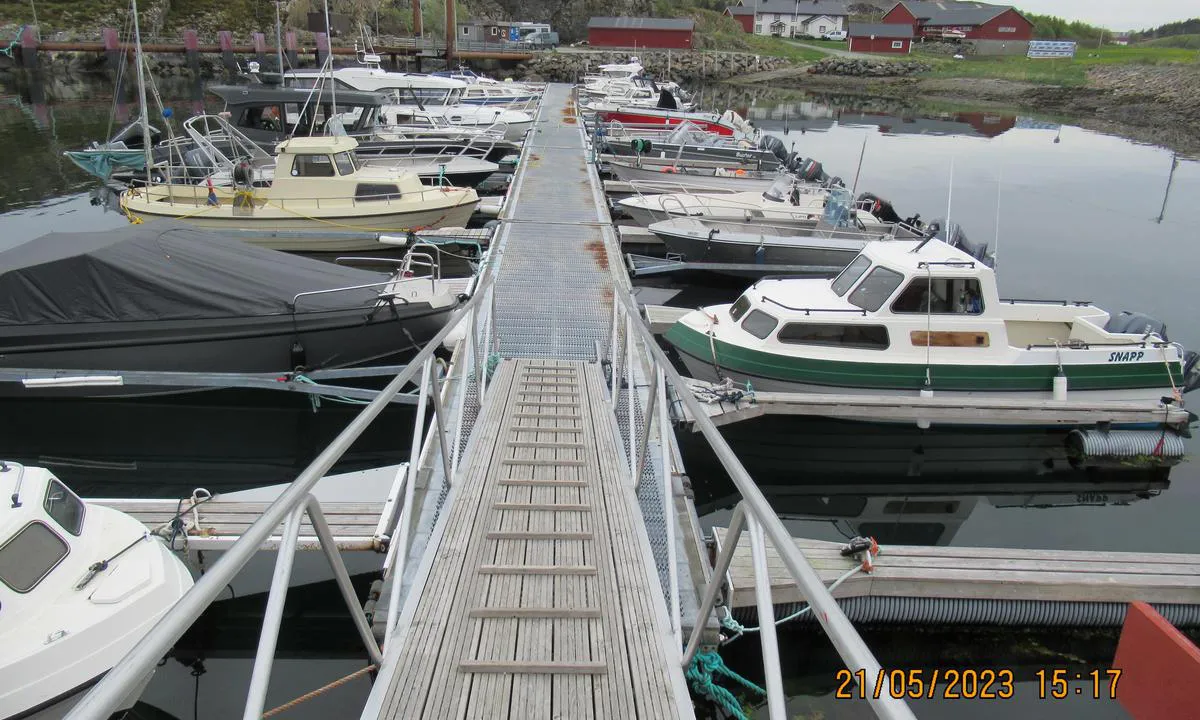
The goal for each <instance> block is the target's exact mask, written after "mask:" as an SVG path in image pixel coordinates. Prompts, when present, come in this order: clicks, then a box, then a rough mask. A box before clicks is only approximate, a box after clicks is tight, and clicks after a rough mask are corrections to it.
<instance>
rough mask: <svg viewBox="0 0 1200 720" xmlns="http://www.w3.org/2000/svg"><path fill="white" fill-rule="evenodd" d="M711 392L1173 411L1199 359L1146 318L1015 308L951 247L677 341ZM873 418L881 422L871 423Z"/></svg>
mask: <svg viewBox="0 0 1200 720" xmlns="http://www.w3.org/2000/svg"><path fill="white" fill-rule="evenodd" d="M666 339H667V341H669V342H670V343H671V344H672V345H674V346H675V348H676V349H677V350H678V351H679V354H680V356H681V357H682V359H683V361H684V363H685V364H686V365H687V368H688V370H689V372H690V374H691V375H692V376H693V377H695V378H697V379H700V380H708V381H722V380H724V379H726V378H729V379H732V380H733V381H734V382H737V383H746V382H748V383H750V384H751V386H752V387H753V389H755V390H763V391H781V392H820V393H854V394H871V395H900V396H909V397H913V396H918V395H920V394H921V393H922V391H924V392H925V393H926V394H928V393H929V392H933V393H935V394H936V395H938V396H939V397H947V396H951V397H953V396H962V398H963V402H964V405H967V406H969V403H970V399H971V398H972V397H977V398H981V397H1005V398H1028V399H1030V400H1052V399H1060V400H1061V399H1065V398H1066V397H1068V396H1069V397H1070V398H1072V399H1089V400H1127V401H1128V400H1139V401H1159V400H1160V399H1161V398H1163V397H1171V396H1172V395H1174V396H1176V397H1178V396H1179V395H1180V394H1181V393H1183V392H1184V391H1185V390H1186V389H1189V388H1188V386H1189V385H1194V384H1195V382H1196V376H1197V370H1198V369H1200V368H1197V367H1196V355H1195V353H1186V357H1185V353H1184V350H1183V348H1181V347H1180V346H1179V345H1178V344H1176V343H1171V342H1169V341H1168V340H1167V338H1166V330H1165V328H1163V327H1162V325H1161V324H1158V323H1155V322H1154V321H1149V319H1148V318H1145V316H1140V315H1129V314H1122V315H1118V316H1110V315H1109V313H1107V312H1105V311H1104V310H1101V309H1100V308H1097V307H1095V306H1094V305H1092V304H1091V303H1086V302H1067V301H1058V302H1046V301H1030V300H1001V299H1000V297H999V295H998V294H997V292H996V275H995V271H994V270H993V269H992V268H991V267H989V266H988V265H987V264H985V263H984V262H981V261H979V260H977V259H976V258H974V257H972V256H971V255H969V254H967V253H965V252H963V251H962V250H959V249H957V248H953V247H951V246H949V245H947V244H945V243H943V242H941V241H940V240H936V239H928V240H922V241H916V240H913V241H908V240H891V241H888V242H872V243H868V244H867V245H866V246H865V247H864V248H863V250H862V252H861V253H860V254H859V255H858V256H857V257H856V258H855V259H854V260H853V261H851V263H850V264H849V265H848V266H847V267H846V268H845V270H843V271H842V273H841V274H839V275H838V276H837V277H836V278H834V279H832V280H829V279H763V280H760V281H758V282H757V283H755V284H754V285H753V286H751V287H750V288H749V289H748V290H746V292H745V293H743V294H742V296H741V297H739V298H738V299H737V301H736V302H734V303H733V304H732V305H715V306H711V307H707V308H703V309H701V310H697V311H693V312H691V313H689V314H687V315H685V316H684V317H683V318H682V319H680V320H679V321H678V322H677V323H676V324H675V325H673V326H672V327H671V328H670V329H669V330H668V332H667V334H666ZM865 419H869V418H865Z"/></svg>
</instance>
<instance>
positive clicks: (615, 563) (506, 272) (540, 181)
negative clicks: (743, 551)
mask: <svg viewBox="0 0 1200 720" xmlns="http://www.w3.org/2000/svg"><path fill="white" fill-rule="evenodd" d="M501 221H502V223H503V225H502V227H501V230H500V232H499V233H498V236H497V240H496V242H495V243H494V244H493V250H494V257H495V256H498V261H499V263H500V265H499V269H498V270H499V271H498V275H497V277H496V281H495V294H494V299H495V309H494V313H495V314H494V323H495V334H494V336H495V345H494V346H492V347H491V348H489V351H490V353H491V354H492V355H493V357H497V356H498V357H499V358H504V359H503V360H500V361H499V364H498V366H497V367H496V369H495V374H494V376H493V379H492V381H491V383H489V384H488V387H487V394H486V396H485V398H484V402H483V406H482V409H481V411H480V413H479V415H478V417H477V419H475V420H474V426H473V429H472V430H471V434H470V438H469V440H468V443H467V447H466V454H465V455H464V456H463V458H462V460H461V464H460V466H459V472H458V474H457V476H456V477H455V478H454V482H453V483H452V485H451V489H450V491H449V495H448V496H447V497H446V500H445V504H444V506H443V509H442V510H441V513H440V516H439V518H438V521H437V524H436V526H435V529H434V531H433V533H432V535H431V537H430V538H429V541H428V543H427V545H426V546H425V550H424V554H423V557H422V560H421V564H420V567H419V568H418V569H417V571H416V574H415V577H414V580H413V583H412V586H411V589H410V590H409V592H408V593H407V595H406V597H405V598H404V606H403V610H402V611H401V612H400V613H399V616H398V617H397V620H396V628H395V631H394V632H393V634H392V636H391V637H387V638H385V639H384V650H385V659H384V665H383V667H382V668H381V670H380V673H379V677H378V679H377V681H376V685H375V689H374V690H373V691H372V695H371V698H370V699H369V700H368V702H367V707H366V708H365V710H364V713H363V717H364V718H405V719H408V718H439V719H440V718H547V719H549V718H556V719H557V718H610V717H623V718H692V717H694V710H693V708H692V705H691V701H690V698H689V695H688V691H687V687H686V682H685V680H684V676H683V670H682V667H681V660H680V656H681V654H680V648H679V643H678V640H677V639H675V638H674V636H673V634H672V632H671V621H670V619H669V617H668V612H667V605H666V602H665V601H664V597H663V592H662V587H661V584H660V577H659V571H658V569H657V566H656V562H655V556H654V550H653V549H652V543H651V539H650V536H649V534H648V531H647V526H646V520H645V519H644V518H643V514H642V511H641V509H640V507H639V498H638V494H637V491H636V490H635V487H634V484H633V483H632V481H631V477H630V467H629V462H628V458H627V455H626V454H625V450H624V445H623V443H622V438H621V430H620V428H619V427H618V423H617V422H616V420H615V418H614V414H613V405H612V404H611V399H610V397H609V391H608V387H607V383H606V381H605V376H604V373H603V371H602V367H601V365H600V363H599V362H598V360H599V356H600V355H601V352H600V350H601V347H602V346H607V344H608V342H609V334H610V330H611V327H612V325H611V322H612V321H611V317H612V312H613V309H612V303H613V288H614V285H613V283H614V282H615V281H616V280H615V276H614V273H613V270H611V269H610V268H617V269H620V267H621V266H620V262H619V257H620V256H619V250H617V248H616V247H615V242H606V239H607V238H606V234H605V233H606V232H607V233H609V234H611V229H610V228H608V225H607V224H608V216H607V210H606V209H605V207H604V206H603V193H602V192H601V191H600V189H599V183H598V180H597V178H596V176H595V173H594V172H592V171H590V168H589V167H588V164H587V158H586V153H585V149H584V135H583V133H582V132H581V130H580V126H579V125H578V124H577V118H576V113H575V108H574V106H573V103H572V99H571V92H570V88H569V87H568V86H565V85H551V86H549V87H548V89H547V91H546V94H545V96H544V98H543V100H542V103H541V105H540V107H539V109H538V114H537V119H536V123H535V129H534V130H533V131H532V133H531V135H530V137H529V138H528V139H527V140H526V149H525V152H524V156H523V163H522V168H521V170H520V171H519V172H518V175H517V177H516V179H515V180H514V185H513V189H512V191H511V194H510V198H509V202H508V203H507V204H506V206H505V209H504V212H503V214H502V216H501Z"/></svg>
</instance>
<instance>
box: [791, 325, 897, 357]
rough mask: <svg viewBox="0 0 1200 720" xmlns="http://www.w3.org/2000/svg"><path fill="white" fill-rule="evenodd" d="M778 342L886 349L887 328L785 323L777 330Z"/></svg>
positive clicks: (879, 326)
mask: <svg viewBox="0 0 1200 720" xmlns="http://www.w3.org/2000/svg"><path fill="white" fill-rule="evenodd" d="M779 342H783V343H788V344H790V345H825V346H828V347H850V348H860V349H862V350H887V348H888V344H889V342H888V332H887V328H885V327H884V326H882V325H832V324H828V323H787V324H786V325H784V326H783V327H782V328H780V330H779Z"/></svg>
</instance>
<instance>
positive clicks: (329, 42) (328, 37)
mask: <svg viewBox="0 0 1200 720" xmlns="http://www.w3.org/2000/svg"><path fill="white" fill-rule="evenodd" d="M325 47H326V48H328V49H329V95H330V97H331V98H333V108H332V109H330V111H329V115H330V117H332V116H334V115H336V114H337V83H336V82H335V81H334V79H333V28H332V27H330V26H329V0H325ZM313 117H316V112H315V111H314V112H313ZM329 119H330V118H326V119H325V127H326V128H328V127H329Z"/></svg>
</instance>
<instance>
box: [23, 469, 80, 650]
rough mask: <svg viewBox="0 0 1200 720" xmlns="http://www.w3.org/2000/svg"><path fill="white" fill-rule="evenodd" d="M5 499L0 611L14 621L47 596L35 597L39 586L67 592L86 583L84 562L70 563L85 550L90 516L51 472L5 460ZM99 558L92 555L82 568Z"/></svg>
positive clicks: (75, 497) (73, 494)
mask: <svg viewBox="0 0 1200 720" xmlns="http://www.w3.org/2000/svg"><path fill="white" fill-rule="evenodd" d="M0 498H2V501H0V502H2V504H0V613H4V614H7V615H9V616H10V617H12V616H13V615H12V614H13V613H16V612H17V611H18V610H19V609H20V608H22V607H24V608H27V609H28V608H31V607H33V606H34V605H36V604H38V603H39V602H40V598H44V597H45V596H44V595H43V594H42V593H37V594H32V593H34V591H35V590H37V589H38V588H39V587H44V586H45V585H47V584H53V585H54V586H55V587H56V589H57V590H58V591H61V590H62V589H65V588H66V586H67V585H69V584H71V583H74V582H77V581H78V580H79V579H80V577H79V574H78V573H79V571H80V566H81V564H80V562H67V559H68V557H69V556H71V555H72V552H73V551H76V550H79V551H83V550H85V548H80V547H76V546H77V545H78V544H79V543H80V536H81V535H82V534H83V532H84V522H85V520H87V518H88V513H87V506H86V505H85V504H84V502H83V501H82V500H80V499H79V497H78V496H77V495H75V493H73V492H71V490H70V488H68V487H67V486H66V485H64V484H63V483H62V481H60V480H59V479H58V478H56V477H54V475H52V474H51V473H50V472H49V471H48V470H45V469H43V468H37V467H28V468H27V467H25V466H23V465H20V464H18V463H14V462H5V461H0ZM93 560H96V558H95V557H91V556H88V558H87V559H86V561H83V562H82V567H84V568H86V567H87V565H88V564H89V563H90V562H91V561H93ZM51 594H52V595H53V594H54V593H53V592H52V593H51ZM2 617H3V616H0V618H2ZM3 626H4V623H3V622H2V621H0V629H2V628H3Z"/></svg>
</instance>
